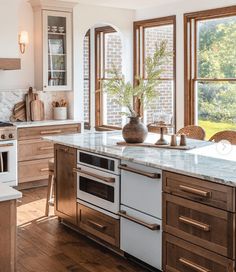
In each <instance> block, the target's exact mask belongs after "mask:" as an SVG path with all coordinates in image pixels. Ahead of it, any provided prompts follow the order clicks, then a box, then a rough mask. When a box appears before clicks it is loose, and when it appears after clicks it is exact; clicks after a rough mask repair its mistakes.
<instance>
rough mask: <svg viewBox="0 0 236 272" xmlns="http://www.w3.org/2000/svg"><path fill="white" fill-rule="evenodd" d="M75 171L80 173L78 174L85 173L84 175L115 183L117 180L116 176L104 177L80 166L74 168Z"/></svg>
mask: <svg viewBox="0 0 236 272" xmlns="http://www.w3.org/2000/svg"><path fill="white" fill-rule="evenodd" d="M73 172H74V173H78V174H84V175H87V176H90V177H92V178H96V179H100V180H102V181H104V182H107V183H115V181H116V180H115V178H108V177H103V176H100V175H97V174H94V173H91V172H87V171H84V170H82V169H81V168H80V167H78V168H73Z"/></svg>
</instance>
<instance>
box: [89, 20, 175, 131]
mask: <svg viewBox="0 0 236 272" xmlns="http://www.w3.org/2000/svg"><path fill="white" fill-rule="evenodd" d="M105 37H106V38H105V48H106V49H105V52H106V55H105V69H112V65H115V67H116V68H118V69H119V71H120V72H121V70H122V44H121V38H120V36H119V34H118V33H109V34H106V35H105ZM162 40H167V41H168V46H167V49H168V51H170V52H173V26H171V25H170V26H161V27H153V28H147V29H145V49H146V50H145V55H146V56H152V55H153V53H154V50H155V46H156V44H157V45H160V42H161V41H162ZM88 48H89V44H88V37H86V38H85V40H84V68H85V69H84V78H85V79H86V78H88V75H89V71H88V53H89V52H88ZM161 68H162V69H163V73H162V74H161V77H162V78H173V58H172V57H169V59H168V60H167V61H166V63H165V64H164V65H162V67H161ZM107 77H109V74H108V73H106V78H107ZM156 90H157V96H156V99H154V100H153V102H152V103H150V104H149V105H148V108H147V123H148V124H149V123H152V122H153V121H155V113H157V112H165V113H169V114H172V115H173V99H174V95H173V81H172V80H168V81H162V82H160V85H158V87H157V88H156ZM104 102H105V104H106V105H107V109H106V113H107V115H106V116H107V118H106V120H104V124H106V125H113V126H121V124H122V118H121V107H120V106H119V105H117V104H116V102H115V101H114V99H113V98H112V97H111V95H109V94H106V101H104ZM84 120H85V121H86V122H88V120H89V84H88V80H85V81H84Z"/></svg>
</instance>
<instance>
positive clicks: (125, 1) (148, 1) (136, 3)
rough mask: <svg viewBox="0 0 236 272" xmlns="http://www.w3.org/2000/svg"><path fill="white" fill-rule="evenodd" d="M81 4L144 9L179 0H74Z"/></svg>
mask: <svg viewBox="0 0 236 272" xmlns="http://www.w3.org/2000/svg"><path fill="white" fill-rule="evenodd" d="M73 1H74V2H78V3H81V4H88V5H96V6H103V7H104V6H106V7H116V8H126V9H142V8H148V7H154V6H158V5H162V4H167V3H173V2H177V1H179V0H73Z"/></svg>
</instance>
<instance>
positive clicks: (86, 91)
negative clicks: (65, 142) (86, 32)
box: [84, 36, 89, 123]
mask: <svg viewBox="0 0 236 272" xmlns="http://www.w3.org/2000/svg"><path fill="white" fill-rule="evenodd" d="M84 122H88V123H89V37H88V36H85V38H84Z"/></svg>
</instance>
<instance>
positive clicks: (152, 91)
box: [102, 40, 172, 117]
mask: <svg viewBox="0 0 236 272" xmlns="http://www.w3.org/2000/svg"><path fill="white" fill-rule="evenodd" d="M170 56H172V53H170V52H168V51H167V41H166V40H164V41H162V42H161V43H160V45H159V46H157V45H156V48H155V52H154V54H153V56H152V57H151V56H148V57H147V58H146V59H145V63H144V65H145V72H146V75H145V77H144V78H143V77H142V78H141V77H140V76H136V77H135V80H136V82H137V84H136V85H135V86H133V84H131V83H130V82H126V81H125V77H124V75H120V73H119V71H118V69H117V68H116V67H115V66H114V65H113V67H112V69H111V70H108V72H109V75H110V77H111V78H110V79H109V80H107V81H102V88H103V90H104V91H105V92H107V93H109V94H110V95H111V96H112V97H113V99H114V101H115V102H116V103H117V104H118V105H120V106H121V107H126V108H127V109H128V111H129V114H128V115H129V116H132V117H136V116H141V109H142V108H143V109H145V108H146V107H147V105H148V104H149V103H150V102H151V101H152V100H153V99H154V98H156V96H157V95H159V94H158V92H157V91H156V87H157V86H158V85H159V84H160V80H159V79H160V76H161V74H162V73H163V71H164V70H163V68H162V65H164V64H165V62H166V61H167V59H168V57H170ZM135 100H136V101H137V102H136V107H135V105H134V104H135V103H134V101H135ZM122 114H127V113H122Z"/></svg>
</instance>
